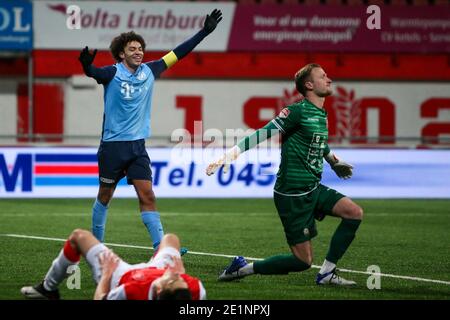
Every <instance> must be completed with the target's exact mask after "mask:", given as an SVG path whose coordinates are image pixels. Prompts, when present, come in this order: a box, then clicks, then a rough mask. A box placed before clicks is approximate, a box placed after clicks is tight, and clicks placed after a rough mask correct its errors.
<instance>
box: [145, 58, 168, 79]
mask: <svg viewBox="0 0 450 320" xmlns="http://www.w3.org/2000/svg"><path fill="white" fill-rule="evenodd" d="M146 65H147V66H148V67H149V68H150V70H152V72H153V75H154V76H155V79H156V78H159V77H160V75H161V73H163V72H164V71H165V70H166V69H167V65H166V63H165V62H164V60H163V59H162V58H161V59H159V60H154V61H150V62H147V63H146Z"/></svg>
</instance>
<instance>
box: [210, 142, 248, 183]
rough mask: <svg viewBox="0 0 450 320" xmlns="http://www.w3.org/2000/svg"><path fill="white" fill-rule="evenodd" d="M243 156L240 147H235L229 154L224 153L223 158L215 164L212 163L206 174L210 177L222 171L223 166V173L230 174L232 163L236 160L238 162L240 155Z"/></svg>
mask: <svg viewBox="0 0 450 320" xmlns="http://www.w3.org/2000/svg"><path fill="white" fill-rule="evenodd" d="M240 154H241V149H239V147H238V146H234V147H233V148H231V149H229V150H228V151H227V152H225V153H224V155H223V156H222V157H220V158H219V159H217V160H216V161H214V162H211V163H210V164H209V165H208V167H207V168H206V174H207V175H208V176H210V175H212V174H214V172H216V171H217V170H218V169H220V168H221V167H222V166H223V173H227V172H228V168H229V167H230V163H231V162H232V161H234V160H236V159H237V158H238V157H239V155H240Z"/></svg>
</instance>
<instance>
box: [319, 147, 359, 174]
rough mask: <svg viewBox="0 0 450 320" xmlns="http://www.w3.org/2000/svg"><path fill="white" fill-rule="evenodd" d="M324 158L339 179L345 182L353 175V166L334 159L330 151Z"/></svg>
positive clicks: (334, 156)
mask: <svg viewBox="0 0 450 320" xmlns="http://www.w3.org/2000/svg"><path fill="white" fill-rule="evenodd" d="M324 158H325V160H326V161H327V162H328V163H329V164H330V166H331V169H333V171H334V172H335V173H336V175H337V176H338V177H339V178H342V179H345V180H346V179H350V178H351V176H352V175H353V166H352V165H351V164H349V163H347V162H345V161H343V160H341V159H339V158H338V157H336V155H335V154H334V153H333V152H331V151H330V153H328V154H327V155H326V156H325V157H324Z"/></svg>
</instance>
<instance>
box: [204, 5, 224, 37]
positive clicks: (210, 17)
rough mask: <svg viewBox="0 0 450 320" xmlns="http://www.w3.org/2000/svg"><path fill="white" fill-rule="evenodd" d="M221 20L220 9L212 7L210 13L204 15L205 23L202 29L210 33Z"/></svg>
mask: <svg viewBox="0 0 450 320" xmlns="http://www.w3.org/2000/svg"><path fill="white" fill-rule="evenodd" d="M220 20H222V11H220V10H218V9H214V10H213V11H212V12H211V13H210V14H207V15H206V20H205V25H204V26H203V29H204V30H205V31H206V32H207V33H208V34H210V33H211V32H213V31H214V29H215V28H216V27H217V24H218V23H219V22H220Z"/></svg>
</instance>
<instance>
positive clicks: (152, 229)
mask: <svg viewBox="0 0 450 320" xmlns="http://www.w3.org/2000/svg"><path fill="white" fill-rule="evenodd" d="M141 218H142V222H143V223H144V224H145V226H146V227H147V230H148V233H149V234H150V238H151V241H152V242H153V248H155V249H156V248H157V247H158V246H159V243H160V242H161V240H162V238H163V236H164V231H163V227H162V224H161V219H160V216H159V213H158V212H157V211H143V212H141Z"/></svg>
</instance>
